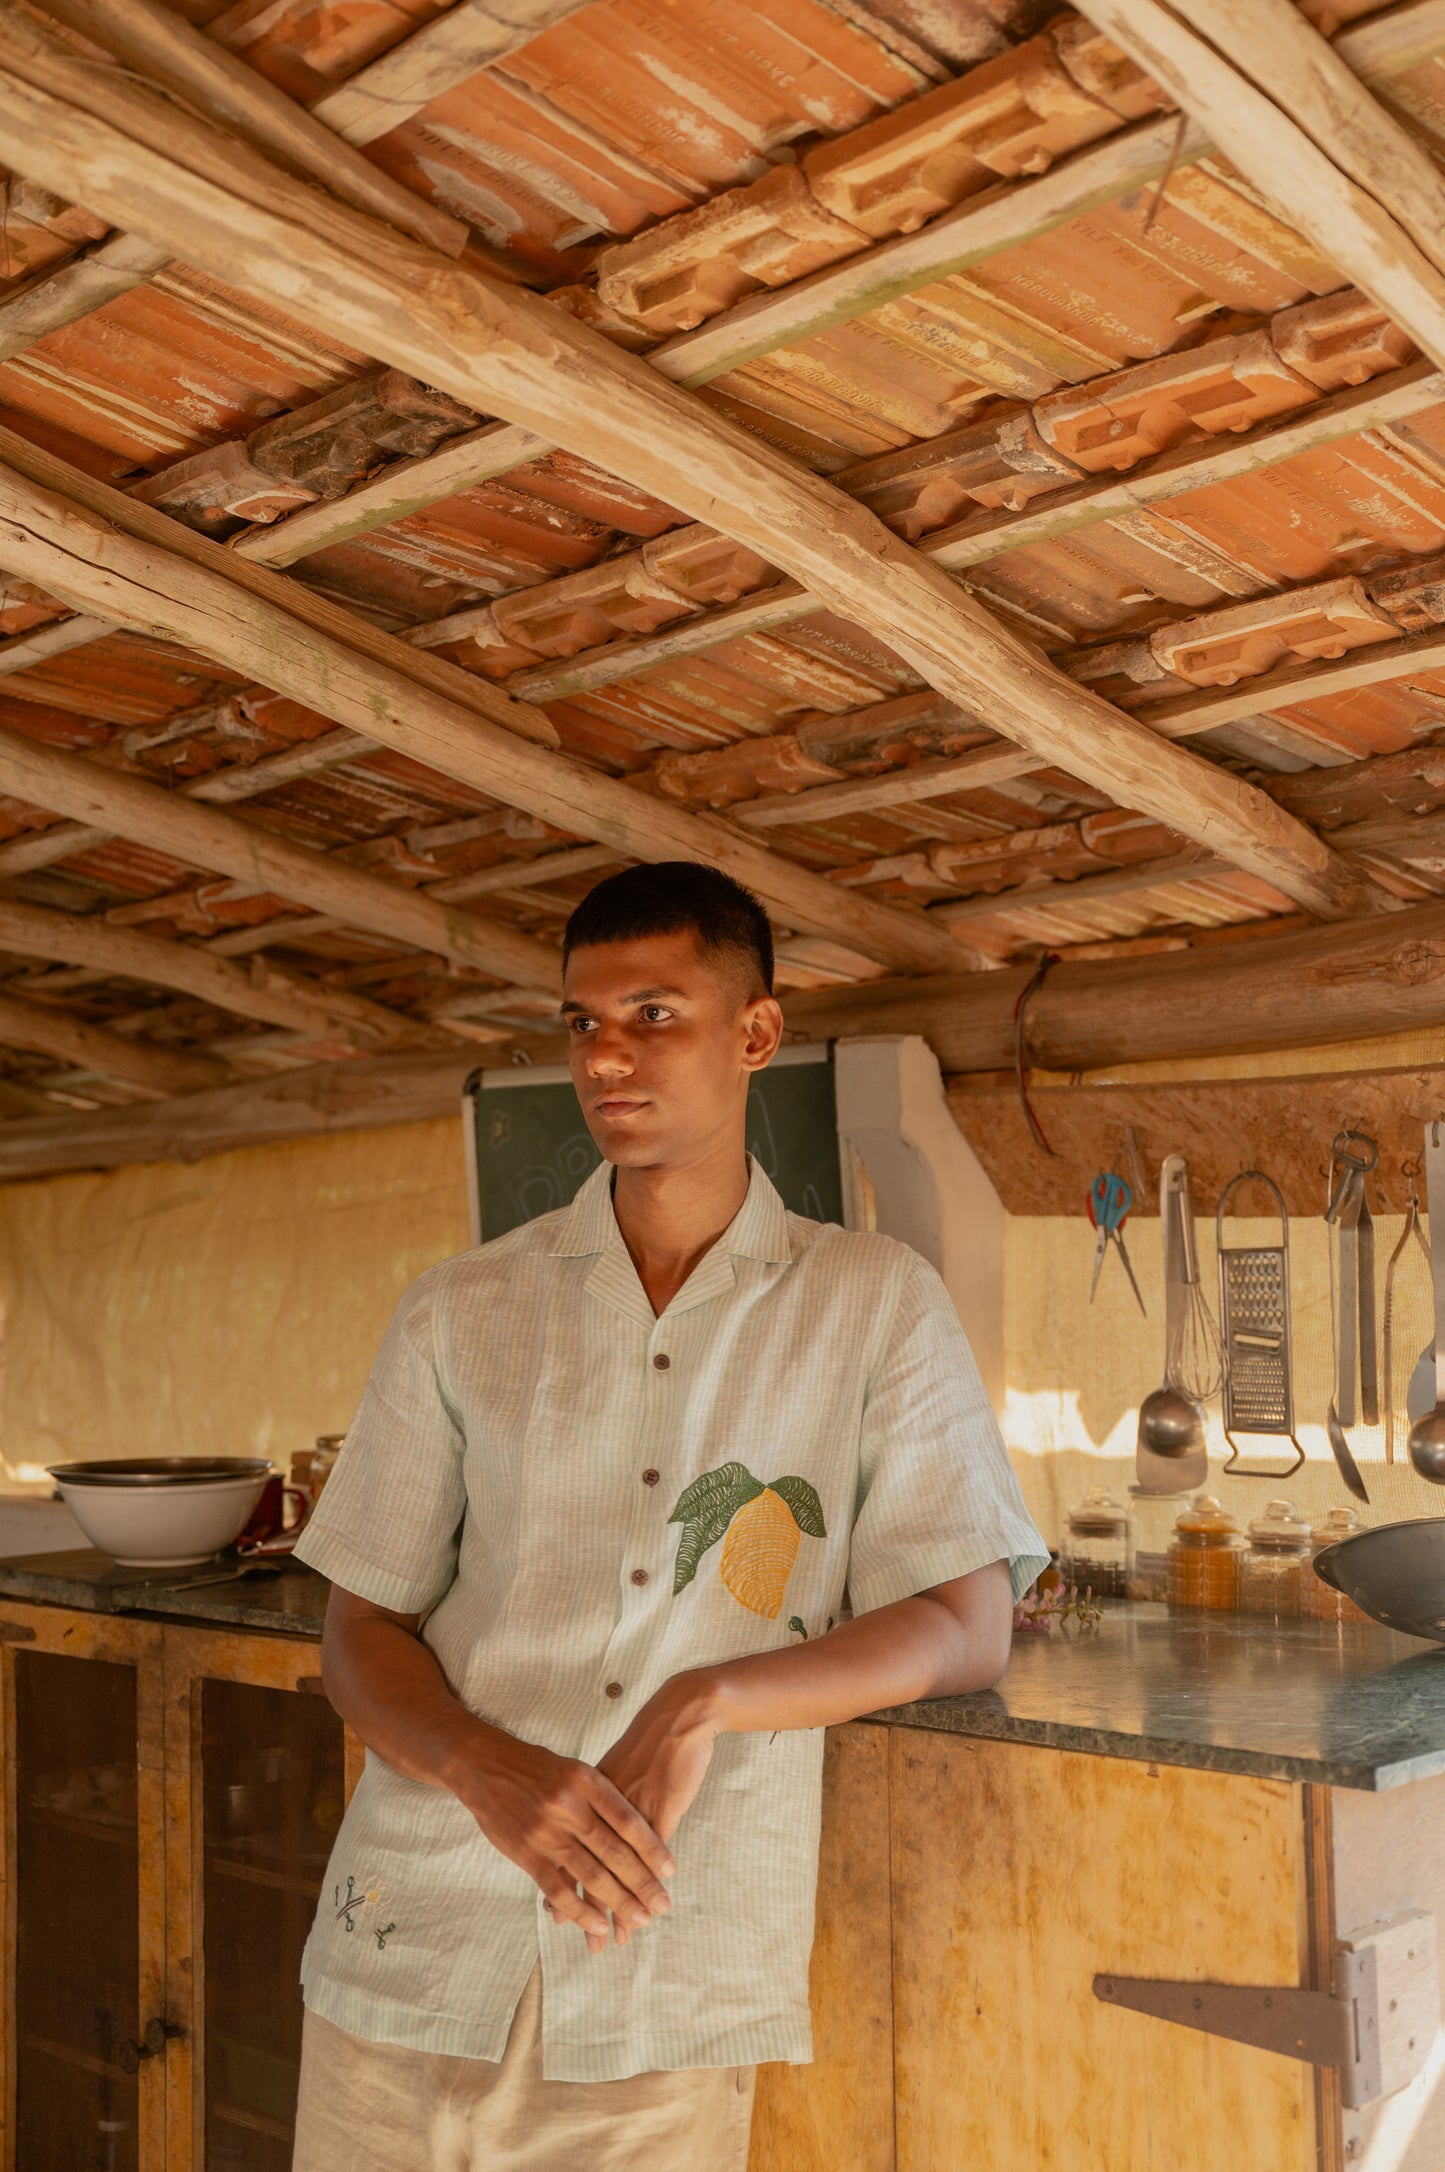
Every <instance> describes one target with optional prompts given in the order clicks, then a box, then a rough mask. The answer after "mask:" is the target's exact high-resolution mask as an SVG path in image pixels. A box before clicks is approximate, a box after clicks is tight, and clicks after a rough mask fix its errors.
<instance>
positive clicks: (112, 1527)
mask: <svg viewBox="0 0 1445 2172" xmlns="http://www.w3.org/2000/svg"><path fill="white" fill-rule="evenodd" d="M232 1460H233V1461H234V1463H235V1465H236V1466H237V1468H235V1469H233V1470H230V1471H226V1470H222V1471H219V1472H218V1471H216V1470H215V1466H214V1464H212V1467H211V1469H210V1470H209V1471H206V1472H204V1473H202V1472H200V1471H197V1472H196V1473H195V1474H194V1475H191V1474H190V1473H187V1472H186V1471H185V1470H184V1468H183V1463H184V1459H183V1458H180V1457H174V1458H169V1457H168V1458H165V1459H164V1462H163V1464H162V1459H160V1458H157V1465H158V1473H157V1475H156V1476H155V1477H153V1478H149V1479H148V1478H147V1477H146V1476H145V1475H143V1474H142V1473H139V1472H137V1469H136V1466H135V1465H134V1464H133V1463H132V1464H130V1465H129V1466H128V1467H127V1468H126V1469H124V1470H123V1471H118V1472H117V1473H116V1475H115V1476H114V1477H113V1478H108V1477H107V1476H106V1475H105V1466H104V1464H99V1463H92V1464H89V1465H85V1466H80V1467H76V1466H74V1465H67V1464H64V1463H56V1464H52V1465H51V1466H50V1475H51V1477H52V1478H53V1479H54V1480H55V1483H56V1486H57V1488H58V1489H59V1492H60V1496H61V1499H62V1500H63V1501H64V1502H65V1505H66V1507H67V1508H68V1509H69V1510H70V1513H71V1515H72V1516H74V1518H75V1520H76V1522H77V1523H78V1524H79V1525H80V1528H81V1530H82V1531H83V1532H84V1533H85V1536H86V1537H87V1538H88V1539H89V1540H90V1543H91V1545H92V1546H98V1547H99V1549H100V1551H101V1552H102V1553H104V1554H109V1555H111V1557H112V1558H113V1559H114V1560H115V1561H116V1562H118V1563H119V1565H120V1566H121V1567H122V1568H127V1569H184V1568H191V1567H193V1566H194V1565H195V1563H196V1562H198V1561H209V1560H210V1558H211V1556H212V1555H213V1554H217V1553H219V1552H220V1550H221V1548H222V1547H223V1546H229V1545H230V1543H231V1541H232V1539H233V1538H235V1536H236V1534H237V1533H238V1532H239V1531H243V1530H244V1529H245V1527H246V1524H247V1523H248V1521H249V1520H250V1515H251V1511H252V1509H253V1508H254V1507H255V1506H256V1503H257V1502H258V1501H259V1500H260V1498H261V1494H262V1490H263V1488H264V1487H265V1484H266V1481H267V1479H268V1478H269V1477H270V1476H271V1470H272V1466H271V1465H270V1464H269V1463H267V1462H265V1461H264V1460H262V1459H261V1458H259V1457H250V1456H247V1457H239V1456H238V1457H236V1458H234V1459H232ZM200 1461H201V1459H200V1458H197V1462H200Z"/></svg>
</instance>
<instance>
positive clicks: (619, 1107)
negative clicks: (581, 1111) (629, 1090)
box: [592, 1094, 647, 1116]
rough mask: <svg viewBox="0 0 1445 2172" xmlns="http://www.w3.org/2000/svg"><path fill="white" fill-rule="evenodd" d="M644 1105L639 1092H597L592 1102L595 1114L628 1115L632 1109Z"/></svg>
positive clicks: (641, 1107)
mask: <svg viewBox="0 0 1445 2172" xmlns="http://www.w3.org/2000/svg"><path fill="white" fill-rule="evenodd" d="M646 1106H647V1103H646V1101H645V1100H644V1099H643V1098H642V1096H641V1095H639V1094H599V1095H598V1096H597V1097H596V1099H595V1100H594V1101H593V1103H592V1108H593V1113H594V1114H595V1115H597V1116H630V1115H632V1113H633V1111H634V1110H636V1109H644V1108H646Z"/></svg>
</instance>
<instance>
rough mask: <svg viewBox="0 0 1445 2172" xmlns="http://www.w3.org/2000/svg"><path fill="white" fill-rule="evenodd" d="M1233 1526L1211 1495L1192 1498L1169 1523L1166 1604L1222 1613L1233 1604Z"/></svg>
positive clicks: (1236, 1538)
mask: <svg viewBox="0 0 1445 2172" xmlns="http://www.w3.org/2000/svg"><path fill="white" fill-rule="evenodd" d="M1243 1550H1244V1541H1243V1539H1242V1538H1241V1537H1240V1533H1239V1525H1238V1524H1237V1523H1236V1522H1235V1520H1234V1518H1233V1517H1232V1516H1231V1515H1230V1513H1229V1511H1228V1509H1227V1508H1225V1507H1224V1505H1223V1503H1222V1502H1220V1501H1216V1499H1215V1498H1214V1495H1213V1494H1212V1493H1196V1494H1195V1496H1194V1498H1193V1500H1192V1501H1191V1502H1190V1503H1189V1506H1188V1507H1187V1508H1186V1509H1185V1510H1184V1511H1183V1513H1182V1514H1181V1515H1179V1516H1178V1517H1176V1518H1175V1522H1174V1537H1173V1539H1172V1541H1171V1542H1170V1547H1169V1604H1170V1605H1171V1606H1199V1607H1210V1608H1216V1609H1219V1610H1222V1611H1228V1610H1229V1609H1231V1608H1233V1607H1237V1606H1238V1604H1239V1564H1240V1558H1241V1555H1242V1553H1243Z"/></svg>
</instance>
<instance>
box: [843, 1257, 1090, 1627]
mask: <svg viewBox="0 0 1445 2172" xmlns="http://www.w3.org/2000/svg"><path fill="white" fill-rule="evenodd" d="M1003 1560H1006V1561H1007V1562H1008V1564H1009V1570H1010V1574H1011V1576H1012V1578H1013V1590H1014V1598H1015V1600H1017V1599H1020V1598H1021V1597H1022V1596H1023V1594H1024V1592H1026V1591H1027V1590H1028V1588H1029V1586H1030V1584H1031V1583H1032V1582H1033V1581H1034V1578H1035V1577H1036V1576H1037V1575H1038V1574H1039V1573H1040V1571H1041V1570H1043V1569H1046V1568H1047V1567H1048V1565H1049V1550H1048V1548H1047V1547H1046V1546H1045V1544H1044V1542H1043V1540H1042V1539H1041V1538H1040V1536H1039V1533H1038V1531H1037V1529H1036V1528H1035V1526H1034V1523H1033V1520H1032V1518H1031V1517H1030V1516H1029V1513H1028V1511H1027V1509H1026V1508H1025V1507H1024V1504H1023V1496H1022V1495H1021V1493H1020V1492H1019V1487H1018V1481H1017V1479H1016V1478H1015V1477H1014V1474H1013V1470H1012V1467H1011V1465H1010V1463H1009V1460H1008V1456H1007V1454H1006V1452H1005V1450H1004V1445H1003V1439H1002V1436H1001V1435H1000V1433H999V1429H998V1422H997V1420H996V1419H995V1417H994V1414H993V1410H992V1408H991V1406H990V1404H989V1400H988V1397H987V1395H986V1394H985V1393H984V1387H983V1382H982V1380H981V1379H980V1377H979V1370H978V1366H977V1365H976V1364H975V1362H974V1356H973V1352H972V1350H970V1348H969V1346H968V1337H967V1336H966V1335H965V1334H964V1332H963V1329H962V1328H961V1327H960V1326H959V1323H958V1315H957V1313H956V1312H955V1311H954V1309H953V1305H952V1302H951V1300H950V1298H949V1295H948V1292H947V1290H946V1289H945V1288H944V1286H943V1283H942V1281H941V1280H940V1279H939V1277H938V1275H936V1274H935V1273H934V1271H933V1269H932V1268H931V1267H930V1266H928V1264H927V1263H926V1261H924V1260H922V1259H919V1258H918V1257H917V1256H916V1255H915V1256H913V1257H912V1258H910V1259H909V1260H908V1261H907V1263H906V1264H905V1266H904V1269H903V1274H902V1281H901V1285H900V1288H899V1293H898V1303H897V1308H896V1310H895V1312H894V1316H893V1321H892V1325H891V1328H890V1330H889V1331H888V1333H887V1335H886V1337H885V1338H884V1342H883V1347H882V1350H881V1352H880V1354H879V1357H878V1359H877V1362H876V1364H875V1366H874V1369H873V1373H872V1377H871V1378H870V1381H869V1384H868V1391H867V1400H866V1402H865V1405H864V1411H863V1429H862V1442H861V1453H860V1461H859V1474H858V1507H857V1514H856V1517H855V1520H854V1525H853V1535H852V1545H851V1551H850V1554H849V1564H848V1590H849V1595H850V1597H851V1600H852V1603H853V1608H854V1611H855V1612H856V1613H859V1614H863V1613H868V1612H871V1611H872V1609H873V1608H875V1607H880V1606H890V1605H892V1603H893V1602H894V1601H895V1600H898V1599H908V1598H911V1597H912V1596H913V1595H914V1593H915V1592H919V1591H927V1590H929V1589H930V1588H931V1587H932V1586H933V1585H934V1584H944V1583H948V1582H949V1581H950V1580H951V1579H952V1578H954V1577H956V1576H967V1575H969V1574H970V1573H971V1572H972V1571H973V1570H974V1569H981V1568H985V1567H986V1566H987V1565H988V1563H989V1562H990V1561H1003Z"/></svg>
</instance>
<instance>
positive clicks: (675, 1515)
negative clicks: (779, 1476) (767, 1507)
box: [667, 1463, 763, 1523]
mask: <svg viewBox="0 0 1445 2172" xmlns="http://www.w3.org/2000/svg"><path fill="white" fill-rule="evenodd" d="M740 1485H741V1486H742V1487H743V1488H744V1489H745V1490H744V1492H743V1493H742V1494H741V1496H740V1497H739V1499H738V1503H737V1505H738V1507H739V1508H741V1507H742V1506H743V1504H744V1503H745V1502H747V1501H751V1500H753V1499H754V1498H755V1497H756V1496H757V1495H758V1494H760V1493H761V1492H762V1490H763V1489H762V1487H761V1486H760V1485H759V1484H758V1481H757V1480H756V1478H754V1476H753V1474H752V1472H751V1471H750V1470H749V1469H748V1467H747V1465H746V1463H720V1464H719V1465H718V1467H717V1469H716V1470H715V1471H704V1472H703V1474H702V1476H701V1478H694V1480H693V1482H692V1484H691V1485H690V1486H685V1487H684V1488H683V1490H682V1492H681V1493H680V1494H679V1495H678V1497H677V1506H676V1508H674V1510H673V1512H672V1514H671V1515H670V1516H669V1517H668V1519H667V1520H668V1522H669V1523H691V1522H692V1521H693V1519H694V1517H697V1516H701V1515H703V1514H704V1513H705V1512H706V1511H707V1510H708V1509H709V1508H711V1507H713V1506H714V1505H715V1503H717V1502H718V1501H720V1500H722V1499H723V1497H724V1496H727V1497H728V1498H729V1499H731V1497H732V1496H733V1494H734V1493H736V1492H737V1489H738V1487H739V1486H740Z"/></svg>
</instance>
